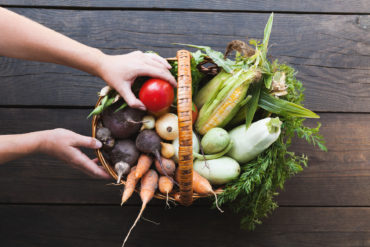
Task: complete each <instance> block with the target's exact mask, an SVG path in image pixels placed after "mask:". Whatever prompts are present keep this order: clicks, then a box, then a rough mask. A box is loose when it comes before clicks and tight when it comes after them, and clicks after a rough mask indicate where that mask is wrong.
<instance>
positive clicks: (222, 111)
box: [198, 85, 245, 135]
mask: <svg viewBox="0 0 370 247" xmlns="http://www.w3.org/2000/svg"><path fill="white" fill-rule="evenodd" d="M243 87H245V85H241V86H239V87H237V88H236V89H235V90H234V91H233V92H232V93H231V94H229V95H228V96H227V97H226V98H225V101H224V102H223V103H222V104H219V106H218V107H217V108H216V109H215V111H214V113H213V114H212V116H211V117H210V119H209V120H208V122H207V123H206V124H205V125H204V126H203V127H202V128H200V129H199V130H198V131H199V133H200V134H201V135H204V134H205V133H207V132H208V131H209V130H210V129H212V128H215V127H217V126H219V125H220V124H221V123H222V121H223V120H225V118H226V117H227V116H228V115H229V114H230V112H231V111H232V109H234V107H235V106H236V105H237V104H238V103H239V101H240V100H242V99H241V98H240V95H241V93H242V91H243V90H242V89H243Z"/></svg>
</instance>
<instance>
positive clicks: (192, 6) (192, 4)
mask: <svg viewBox="0 0 370 247" xmlns="http://www.w3.org/2000/svg"><path fill="white" fill-rule="evenodd" d="M0 4H1V5H3V6H8V5H10V6H34V7H35V6H40V7H45V6H48V7H80V8H81V7H84V8H135V9H136V8H144V9H156V8H159V9H172V10H173V9H179V10H208V11H274V12H277V11H278V12H318V13H369V12H370V8H369V4H368V2H367V1H366V0H360V1H354V0H351V1H341V0H329V1H317V0H316V1H313V0H311V1H293V0H282V1H279V2H277V1H273V0H267V1H256V0H252V1H242V0H233V1H221V0H206V1H194V0H189V1H180V0H166V1H160V0H155V1H153V0H143V1H134V0H128V1H117V0H105V1H99V0H77V1H75V0H63V1H50V0H37V1H35V0H1V1H0Z"/></svg>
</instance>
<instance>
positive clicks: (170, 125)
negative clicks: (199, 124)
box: [155, 113, 179, 141]
mask: <svg viewBox="0 0 370 247" xmlns="http://www.w3.org/2000/svg"><path fill="white" fill-rule="evenodd" d="M155 130H156V131H157V133H158V135H159V136H160V137H161V138H163V139H165V140H168V141H172V140H175V139H176V138H177V137H178V136H179V129H178V119H177V116H176V115H175V114H173V113H167V114H165V115H163V116H162V117H160V118H159V119H158V120H157V121H156V123H155Z"/></svg>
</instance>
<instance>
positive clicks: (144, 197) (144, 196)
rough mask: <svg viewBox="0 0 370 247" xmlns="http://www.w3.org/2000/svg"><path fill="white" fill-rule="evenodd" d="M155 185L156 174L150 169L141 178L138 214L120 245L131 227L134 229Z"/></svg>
mask: <svg viewBox="0 0 370 247" xmlns="http://www.w3.org/2000/svg"><path fill="white" fill-rule="evenodd" d="M157 185H158V174H157V172H156V171H154V170H153V169H150V170H149V171H148V172H147V173H145V175H144V176H143V178H142V179H141V188H140V198H141V201H142V202H143V204H142V206H141V209H140V212H139V215H138V216H137V218H136V220H135V222H134V224H133V225H132V227H131V228H130V230H129V232H128V233H127V236H126V238H125V240H124V241H123V244H122V247H123V246H124V245H125V243H126V241H127V239H128V237H129V236H130V233H131V231H132V229H134V227H135V226H136V223H137V222H138V221H139V219H140V217H141V215H142V213H143V211H144V209H145V207H146V205H147V204H148V202H149V201H150V200H151V199H152V198H153V196H154V193H155V191H156V189H157Z"/></svg>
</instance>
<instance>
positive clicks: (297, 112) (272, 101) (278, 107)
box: [258, 91, 320, 118]
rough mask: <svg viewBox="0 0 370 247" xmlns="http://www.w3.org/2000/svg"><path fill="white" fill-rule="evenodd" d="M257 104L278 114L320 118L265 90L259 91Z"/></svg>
mask: <svg viewBox="0 0 370 247" xmlns="http://www.w3.org/2000/svg"><path fill="white" fill-rule="evenodd" d="M258 105H259V106H260V107H261V108H263V109H265V110H266V111H268V112H272V113H275V114H277V115H279V116H290V117H305V118H320V117H319V116H318V115H317V114H316V113H314V112H312V111H310V110H308V109H306V108H304V107H303V106H300V105H297V104H294V103H292V102H289V101H287V100H283V99H279V98H275V97H274V96H271V95H269V94H268V93H266V92H264V91H263V92H261V97H260V99H259V102H258Z"/></svg>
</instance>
